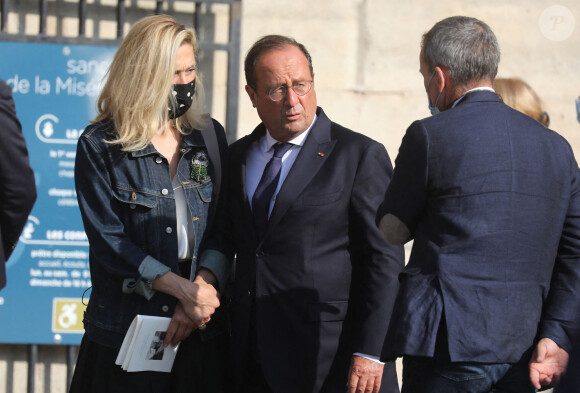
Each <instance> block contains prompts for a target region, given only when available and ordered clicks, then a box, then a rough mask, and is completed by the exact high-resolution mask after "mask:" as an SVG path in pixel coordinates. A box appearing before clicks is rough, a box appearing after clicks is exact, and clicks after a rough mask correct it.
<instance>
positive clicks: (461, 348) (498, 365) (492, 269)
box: [378, 17, 580, 393]
mask: <svg viewBox="0 0 580 393" xmlns="http://www.w3.org/2000/svg"><path fill="white" fill-rule="evenodd" d="M499 57H500V52H499V46H498V43H497V40H496V38H495V35H494V34H493V32H492V31H491V29H490V28H489V26H487V25H486V24H485V23H483V22H481V21H479V20H477V19H473V18H467V17H451V18H447V19H444V20H442V21H440V22H438V23H437V24H436V25H435V26H434V27H433V28H432V29H431V30H430V31H429V32H427V33H426V34H425V35H424V36H423V40H422V45H421V53H420V72H421V74H422V75H423V80H424V86H425V89H426V91H427V95H428V100H429V107H430V108H431V109H432V112H433V113H436V112H439V111H440V112H441V113H440V114H435V115H434V116H432V117H429V118H426V119H423V120H419V121H415V122H414V123H412V124H411V126H410V127H409V128H408V129H407V132H406V135H405V136H404V138H403V142H402V144H401V147H400V150H399V155H398V156H397V159H396V160H395V171H394V175H393V179H392V181H391V184H390V186H389V189H388V191H387V194H386V198H385V201H384V203H383V205H382V206H381V209H380V211H379V215H378V217H379V218H380V229H381V231H382V232H383V234H384V235H385V237H386V238H387V240H388V241H389V242H390V243H392V244H403V243H405V242H407V241H409V240H411V239H414V243H413V248H412V251H411V255H410V259H409V262H408V264H407V266H406V267H405V268H404V270H403V272H402V273H401V288H400V291H399V296H398V300H397V304H396V306H395V311H394V314H393V318H392V321H391V326H390V328H389V335H388V338H387V342H386V345H385V349H384V353H383V358H385V359H392V358H394V357H396V356H401V355H402V356H403V388H402V391H403V392H404V393H415V392H420V393H429V392H446V393H453V392H489V391H492V389H495V390H493V391H494V392H495V391H498V392H499V391H501V392H518V393H521V392H534V388H535V387H536V388H539V387H540V384H541V383H543V384H546V383H549V382H550V381H551V380H553V379H557V377H558V375H559V374H561V373H562V370H563V367H562V366H563V365H565V361H566V359H567V352H568V351H569V350H570V335H571V333H572V332H573V330H574V321H573V320H574V312H573V311H574V310H577V309H578V308H577V305H578V304H579V301H580V176H579V171H578V165H577V163H576V161H575V159H574V155H573V153H572V149H571V148H570V146H569V144H568V143H567V142H566V141H565V140H564V139H563V138H562V137H561V136H559V135H558V134H556V133H555V132H553V131H551V130H549V129H547V128H545V127H544V126H542V125H541V124H540V123H538V122H537V121H535V120H534V119H532V118H530V117H527V116H526V115H523V114H522V113H519V112H517V111H515V110H512V109H511V108H509V107H508V106H507V105H505V104H503V103H502V101H501V99H500V98H499V97H498V96H497V95H496V94H495V92H494V91H493V80H494V77H495V75H496V73H497V67H498V63H499ZM534 348H535V351H534V354H533V355H532V350H534ZM528 362H529V370H528ZM530 380H531V382H532V383H533V385H532V383H530ZM534 385H535V387H534Z"/></svg>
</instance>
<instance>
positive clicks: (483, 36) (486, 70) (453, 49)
mask: <svg viewBox="0 0 580 393" xmlns="http://www.w3.org/2000/svg"><path fill="white" fill-rule="evenodd" d="M421 48H422V49H423V56H424V61H426V62H427V65H428V66H429V70H431V71H432V70H433V69H435V67H444V68H445V69H447V71H448V72H449V77H450V78H451V79H452V80H453V82H454V83H456V84H457V85H460V86H461V85H465V84H468V83H469V82H473V81H479V80H482V79H488V78H489V79H491V81H492V82H493V80H494V79H495V76H496V75H497V67H498V64H499V58H500V50H499V44H498V43H497V39H496V38H495V34H493V31H491V29H490V28H489V26H488V25H487V24H485V23H484V22H482V21H480V20H477V19H475V18H469V17H466V16H452V17H450V18H446V19H443V20H442V21H440V22H437V23H436V24H435V26H433V27H432V28H431V30H429V31H428V32H427V33H425V34H423V39H422V41H421Z"/></svg>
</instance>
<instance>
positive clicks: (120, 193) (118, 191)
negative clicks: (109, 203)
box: [113, 186, 157, 209]
mask: <svg viewBox="0 0 580 393" xmlns="http://www.w3.org/2000/svg"><path fill="white" fill-rule="evenodd" d="M113 195H114V196H115V198H117V199H118V200H119V202H123V203H127V204H128V205H129V208H130V209H135V208H136V207H137V205H140V206H144V207H148V208H153V207H155V206H157V198H156V197H155V195H153V194H151V193H147V192H144V191H142V190H135V189H132V188H130V187H126V188H125V187H122V186H117V187H116V188H115V190H114V192H113ZM132 205H134V206H132Z"/></svg>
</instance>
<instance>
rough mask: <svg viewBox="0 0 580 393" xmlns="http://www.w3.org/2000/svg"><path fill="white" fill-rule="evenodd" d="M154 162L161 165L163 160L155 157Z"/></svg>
mask: <svg viewBox="0 0 580 393" xmlns="http://www.w3.org/2000/svg"><path fill="white" fill-rule="evenodd" d="M155 162H156V163H158V164H161V163H162V162H163V158H161V157H157V158H156V159H155Z"/></svg>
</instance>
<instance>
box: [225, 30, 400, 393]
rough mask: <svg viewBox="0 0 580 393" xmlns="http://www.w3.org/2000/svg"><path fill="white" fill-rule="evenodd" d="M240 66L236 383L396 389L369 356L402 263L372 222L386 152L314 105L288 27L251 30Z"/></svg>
mask: <svg viewBox="0 0 580 393" xmlns="http://www.w3.org/2000/svg"><path fill="white" fill-rule="evenodd" d="M245 72H246V80H247V86H246V91H247V93H248V95H249V97H250V99H251V101H252V104H253V106H254V107H255V108H256V109H257V111H258V114H259V116H260V118H261V120H262V122H263V123H261V124H260V125H259V126H258V127H257V128H256V129H255V130H254V131H253V132H252V133H251V135H248V136H246V137H244V138H242V139H241V140H239V141H237V142H236V143H234V144H233V145H232V146H231V147H230V157H229V159H230V171H231V172H230V175H231V178H230V184H229V185H230V193H229V196H230V198H231V200H230V210H231V213H230V216H231V220H232V225H233V231H232V239H233V241H234V242H235V245H234V248H235V252H236V254H237V261H236V271H235V285H234V287H235V288H234V298H233V302H232V314H233V315H232V318H233V336H232V341H233V347H234V348H233V356H234V374H235V375H234V377H235V383H236V391H238V392H239V391H242V392H252V393H255V392H275V393H282V392H292V393H296V392H300V393H306V392H337V391H338V392H342V391H345V390H346V391H349V392H354V391H355V388H358V389H360V390H357V391H363V390H364V389H365V388H366V389H367V391H368V392H371V391H372V392H378V391H379V387H381V379H382V388H381V389H380V391H381V392H398V384H397V380H396V375H395V374H396V373H395V369H394V364H392V363H387V364H386V365H384V367H383V364H382V363H380V361H379V359H378V356H379V355H380V351H381V348H382V345H383V342H384V339H385V335H386V329H387V324H388V321H389V317H390V314H391V311H392V306H393V304H394V299H395V296H396V292H397V288H398V281H397V276H398V273H399V272H400V270H401V268H402V266H403V250H402V248H401V247H399V246H391V245H389V244H388V243H387V242H385V240H384V239H383V238H382V236H381V233H380V232H379V231H378V228H377V227H376V224H375V223H374V222H375V220H376V210H377V208H378V207H379V205H380V203H381V201H382V198H383V196H384V193H385V191H386V188H387V185H388V183H389V179H390V176H391V173H392V166H391V163H390V159H389V156H388V154H387V152H386V150H385V148H384V147H383V146H382V145H381V144H379V143H377V142H376V141H373V140H372V139H370V138H367V137H365V136H363V135H361V134H358V133H355V132H353V131H350V130H347V129H346V128H344V127H342V126H340V125H338V124H336V123H333V122H331V121H330V120H329V119H328V117H326V115H325V113H324V111H323V110H322V109H321V108H318V107H317V102H316V92H315V89H314V81H313V77H314V73H313V71H312V62H311V58H310V55H309V53H308V51H307V50H306V49H305V48H304V46H303V45H301V44H299V43H297V42H296V41H294V40H293V39H291V38H287V37H283V36H266V37H264V38H262V39H260V40H259V41H257V42H256V43H255V44H254V46H253V47H252V48H251V49H250V51H249V53H248V55H247V57H246V61H245ZM276 157H279V158H276ZM270 161H271V163H269V162H270ZM273 167H277V169H276V170H275V171H272V168H273ZM272 179H273V180H272ZM270 180H271V182H270ZM266 183H268V184H267V185H266ZM268 189H269V190H270V192H269V193H268V192H267V190H268ZM265 194H267V195H266V196H264V195H265ZM347 383H348V386H349V388H348V390H347V388H346V386H347Z"/></svg>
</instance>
